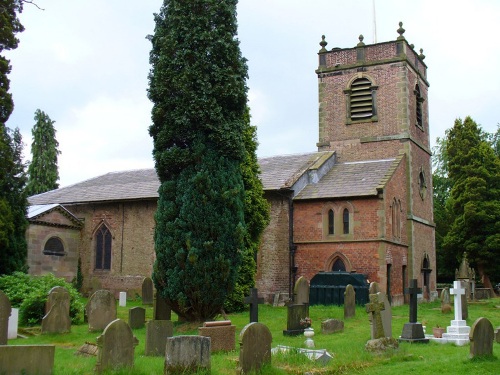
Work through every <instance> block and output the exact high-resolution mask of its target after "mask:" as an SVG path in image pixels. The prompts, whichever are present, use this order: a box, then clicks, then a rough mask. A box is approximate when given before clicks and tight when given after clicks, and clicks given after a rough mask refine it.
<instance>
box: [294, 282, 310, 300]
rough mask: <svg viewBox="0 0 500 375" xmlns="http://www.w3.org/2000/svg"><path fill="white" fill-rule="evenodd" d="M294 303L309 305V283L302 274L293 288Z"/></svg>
mask: <svg viewBox="0 0 500 375" xmlns="http://www.w3.org/2000/svg"><path fill="white" fill-rule="evenodd" d="M293 294H294V298H295V300H294V304H296V305H305V304H307V305H309V283H308V282H307V279H306V278H305V277H304V276H301V277H299V279H298V280H297V282H296V283H295V287H294V288H293Z"/></svg>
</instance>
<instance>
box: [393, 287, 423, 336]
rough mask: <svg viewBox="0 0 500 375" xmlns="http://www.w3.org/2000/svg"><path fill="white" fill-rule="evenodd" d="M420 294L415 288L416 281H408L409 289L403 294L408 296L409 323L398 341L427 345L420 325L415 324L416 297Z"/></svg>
mask: <svg viewBox="0 0 500 375" xmlns="http://www.w3.org/2000/svg"><path fill="white" fill-rule="evenodd" d="M419 293H422V289H420V288H418V287H417V279H411V280H410V287H409V288H407V289H405V294H409V295H410V321H409V322H408V323H405V325H404V326H403V333H401V336H400V337H399V340H400V341H408V342H419V343H428V342H429V339H427V338H425V334H424V328H423V327H422V324H421V323H419V322H417V309H418V301H417V295H418V294H419Z"/></svg>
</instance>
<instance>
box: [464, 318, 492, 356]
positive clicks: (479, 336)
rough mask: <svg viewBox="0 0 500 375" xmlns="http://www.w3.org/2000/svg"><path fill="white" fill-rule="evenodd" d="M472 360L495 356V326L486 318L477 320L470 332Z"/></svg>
mask: <svg viewBox="0 0 500 375" xmlns="http://www.w3.org/2000/svg"><path fill="white" fill-rule="evenodd" d="M469 339H470V358H474V357H481V356H492V355H493V339H494V333H493V325H492V324H491V322H490V321H489V320H488V319H486V318H479V319H477V320H476V321H475V322H474V324H473V325H472V327H471V330H470V332H469Z"/></svg>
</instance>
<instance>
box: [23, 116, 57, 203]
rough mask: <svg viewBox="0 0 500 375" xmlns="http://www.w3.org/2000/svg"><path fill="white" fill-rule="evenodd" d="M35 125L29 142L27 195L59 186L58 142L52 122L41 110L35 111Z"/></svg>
mask: <svg viewBox="0 0 500 375" xmlns="http://www.w3.org/2000/svg"><path fill="white" fill-rule="evenodd" d="M35 121H36V123H35V126H33V129H32V130H31V134H32V135H33V142H32V143H31V155H32V160H31V163H30V164H29V166H28V175H29V178H28V185H27V186H26V191H27V194H28V196H30V195H35V194H40V193H45V192H46V191H49V190H54V189H57V188H58V187H59V184H58V183H57V181H58V180H59V170H58V167H57V156H58V155H59V154H60V153H61V152H60V151H59V150H58V146H59V142H57V139H56V129H55V128H54V122H55V121H52V120H51V119H50V117H49V116H48V115H47V114H46V113H45V112H43V111H41V110H39V109H37V110H36V112H35Z"/></svg>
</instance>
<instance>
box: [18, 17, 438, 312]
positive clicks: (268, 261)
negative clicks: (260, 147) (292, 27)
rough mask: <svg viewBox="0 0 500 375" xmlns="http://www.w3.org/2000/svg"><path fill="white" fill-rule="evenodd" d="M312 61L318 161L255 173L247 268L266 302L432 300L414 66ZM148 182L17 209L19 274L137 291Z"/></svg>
mask: <svg viewBox="0 0 500 375" xmlns="http://www.w3.org/2000/svg"><path fill="white" fill-rule="evenodd" d="M397 32H398V34H399V37H397V39H396V40H394V41H390V42H384V43H376V44H371V45H366V44H365V43H363V37H362V36H360V37H359V43H357V45H356V46H355V47H353V48H333V49H331V50H328V49H327V48H326V46H327V42H326V40H325V37H323V38H322V41H321V42H320V46H321V49H320V51H319V53H318V59H319V61H318V69H317V70H316V74H317V76H318V90H319V140H318V143H317V145H316V146H317V151H314V152H311V153H305V154H298V155H279V156H274V157H268V158H261V159H259V164H260V168H261V179H262V182H263V185H264V192H265V196H266V198H267V199H268V201H269V202H270V206H271V222H270V224H269V226H268V227H267V228H266V230H265V232H264V234H263V237H262V243H261V249H260V251H259V253H258V256H257V275H256V287H257V288H258V289H259V294H261V295H262V296H263V297H264V298H265V300H266V301H267V302H271V301H273V299H274V298H275V296H277V295H279V296H280V298H281V300H286V299H288V298H289V297H290V296H291V293H292V286H293V284H294V281H295V280H296V279H298V277H300V276H304V277H305V278H307V279H308V280H311V279H312V278H313V277H314V276H315V275H316V274H318V273H320V272H331V271H335V272H336V271H343V272H352V273H360V274H364V275H365V276H366V278H367V280H369V281H377V282H378V283H379V284H380V287H381V290H382V291H384V292H386V293H387V295H388V296H390V297H389V298H390V300H391V302H392V303H393V304H396V305H397V304H402V303H404V289H405V288H406V287H407V286H408V284H409V280H410V279H417V280H418V285H419V287H420V288H422V290H423V298H424V299H433V298H435V297H436V296H437V294H436V254H435V242H434V221H433V203H432V199H433V196H432V172H431V150H430V134H429V114H428V100H427V93H428V88H429V84H428V82H427V66H426V65H425V63H424V55H423V54H422V50H420V53H417V52H416V51H415V49H414V47H413V45H410V44H409V43H408V42H407V41H406V39H405V37H404V29H403V28H402V24H401V23H400V27H399V29H398V30H397ZM158 187H159V181H158V178H157V176H156V173H155V171H154V169H151V170H136V171H126V172H114V173H108V174H106V175H103V176H99V177H96V178H93V179H90V180H87V181H83V182H81V183H77V184H74V185H71V186H68V187H64V188H60V189H57V190H53V191H50V192H47V193H43V194H39V195H36V196H32V197H30V198H29V202H30V204H31V207H30V211H29V213H28V219H29V221H30V226H29V229H28V231H27V240H28V265H29V267H30V268H29V271H30V273H32V274H41V273H45V272H53V273H55V274H56V275H57V276H59V277H65V278H67V279H68V280H71V279H72V278H73V277H74V276H75V275H76V272H77V267H78V259H80V262H81V266H80V267H81V272H82V274H83V277H84V290H86V291H92V290H94V289H96V288H100V287H103V288H107V289H110V290H113V291H115V292H118V291H124V290H128V291H131V292H135V291H138V290H140V283H141V281H142V279H143V277H144V276H150V275H151V271H152V265H153V262H154V259H155V253H154V242H153V233H154V212H155V210H156V202H157V199H158V192H157V190H158Z"/></svg>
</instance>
